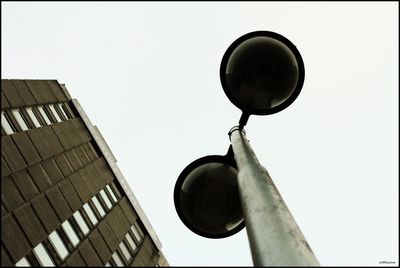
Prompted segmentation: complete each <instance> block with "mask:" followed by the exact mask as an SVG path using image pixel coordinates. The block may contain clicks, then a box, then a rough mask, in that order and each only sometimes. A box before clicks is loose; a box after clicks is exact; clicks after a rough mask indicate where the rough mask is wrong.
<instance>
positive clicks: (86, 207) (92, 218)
mask: <svg viewBox="0 0 400 268" xmlns="http://www.w3.org/2000/svg"><path fill="white" fill-rule="evenodd" d="M83 209H84V210H85V212H86V214H87V215H88V217H89V219H90V221H91V222H92V223H93V225H96V224H97V219H96V216H95V215H94V213H93V210H92V209H91V208H90V206H89V205H88V203H86V204H84V205H83Z"/></svg>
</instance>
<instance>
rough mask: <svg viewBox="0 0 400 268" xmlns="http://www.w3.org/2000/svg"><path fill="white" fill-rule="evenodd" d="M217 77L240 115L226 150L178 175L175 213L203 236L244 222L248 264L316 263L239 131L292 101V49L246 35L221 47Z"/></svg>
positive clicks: (273, 38) (297, 59) (296, 84)
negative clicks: (249, 256)
mask: <svg viewBox="0 0 400 268" xmlns="http://www.w3.org/2000/svg"><path fill="white" fill-rule="evenodd" d="M220 78H221V84H222V87H223V89H224V91H225V94H226V95H227V97H228V99H229V100H230V101H231V102H232V103H233V104H234V105H235V106H236V107H238V108H239V109H241V110H242V116H241V118H240V120H239V125H238V126H236V127H233V128H232V129H231V130H230V132H229V137H230V140H231V146H230V147H229V149H228V153H227V154H226V155H224V156H215V155H214V156H206V157H203V158H200V159H198V160H196V161H194V162H192V163H191V164H190V165H188V166H187V167H186V168H185V169H184V170H183V171H182V173H181V174H180V176H179V177H178V180H177V183H176V184H175V190H174V201H175V208H176V210H177V212H178V215H179V217H180V218H181V220H182V222H183V223H184V224H185V225H186V226H187V227H188V228H189V229H191V230H192V231H193V232H195V233H197V234H199V235H201V236H204V237H209V238H223V237H227V236H230V235H233V234H235V233H236V232H238V231H240V230H241V229H242V228H243V227H244V226H246V230H247V234H248V238H249V244H250V249H251V253H252V258H253V263H254V265H256V266H268V265H290V266H298V265H319V263H318V261H317V259H316V257H315V256H314V254H313V252H312V250H311V248H310V247H309V245H308V243H307V242H306V240H305V238H304V236H303V235H302V233H301V231H300V229H299V228H298V226H297V224H296V222H295V220H294V218H293V217H292V215H291V213H290V211H289V209H288V208H287V206H286V205H285V203H284V201H283V199H282V197H281V196H280V194H279V192H278V190H277V189H276V187H275V185H274V183H273V181H272V179H271V177H270V176H269V174H268V171H267V170H266V169H265V168H264V167H263V166H262V165H261V164H260V163H259V161H258V159H257V157H256V155H255V153H254V151H253V149H252V148H251V146H250V144H249V143H248V141H247V138H246V135H245V131H244V129H243V128H244V126H245V125H246V123H247V121H248V119H249V117H250V115H253V114H254V115H268V114H273V113H276V112H279V111H281V110H283V109H285V108H286V107H288V106H289V105H290V104H291V103H292V102H293V101H294V100H295V99H296V98H297V96H298V95H299V93H300V91H301V88H302V86H303V82H304V64H303V60H302V58H301V55H300V53H299V52H298V50H297V48H296V47H295V46H294V45H293V44H292V43H291V42H290V41H289V40H288V39H286V38H285V37H283V36H282V35H279V34H277V33H274V32H269V31H256V32H251V33H248V34H245V35H243V36H241V37H239V38H238V39H237V40H235V41H234V42H233V43H232V44H231V45H230V46H229V47H228V49H227V50H226V52H225V54H224V56H223V58H222V61H221V66H220Z"/></svg>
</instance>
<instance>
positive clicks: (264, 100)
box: [220, 31, 304, 115]
mask: <svg viewBox="0 0 400 268" xmlns="http://www.w3.org/2000/svg"><path fill="white" fill-rule="evenodd" d="M220 78H221V83H222V87H223V89H224V91H225V94H226V95H227V97H228V98H229V100H230V101H231V102H232V103H233V104H234V105H235V106H236V107H238V108H239V109H241V110H242V111H243V112H245V113H248V114H255V115H267V114H273V113H276V112H279V111H281V110H283V109H285V108H286V107H288V106H289V105H290V104H291V103H292V102H293V101H294V100H295V99H296V98H297V96H298V95H299V93H300V91H301V88H302V86H303V82H304V63H303V60H302V58H301V55H300V53H299V51H298V50H297V48H296V47H295V46H294V45H293V44H292V43H291V42H290V41H289V40H288V39H286V38H285V37H283V36H282V35H280V34H277V33H274V32H269V31H256V32H251V33H248V34H245V35H243V36H241V37H239V38H238V39H237V40H235V41H234V42H233V43H232V44H231V45H230V46H229V47H228V49H227V50H226V52H225V54H224V56H223V58H222V61H221V67H220Z"/></svg>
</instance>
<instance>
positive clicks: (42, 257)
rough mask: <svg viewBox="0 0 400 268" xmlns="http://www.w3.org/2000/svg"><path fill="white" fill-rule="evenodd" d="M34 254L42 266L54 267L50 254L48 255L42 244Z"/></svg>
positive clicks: (36, 248) (34, 250)
mask: <svg viewBox="0 0 400 268" xmlns="http://www.w3.org/2000/svg"><path fill="white" fill-rule="evenodd" d="M33 254H35V256H36V258H37V259H38V261H39V263H40V265H41V266H54V263H53V261H52V260H51V258H50V256H49V253H47V250H46V249H45V248H44V247H43V245H42V243H40V244H39V245H37V246H36V247H35V248H34V249H33Z"/></svg>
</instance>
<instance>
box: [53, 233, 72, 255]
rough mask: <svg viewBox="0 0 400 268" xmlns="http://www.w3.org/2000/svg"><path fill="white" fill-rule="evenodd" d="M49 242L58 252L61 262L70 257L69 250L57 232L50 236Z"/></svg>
mask: <svg viewBox="0 0 400 268" xmlns="http://www.w3.org/2000/svg"><path fill="white" fill-rule="evenodd" d="M49 240H50V243H51V245H52V246H53V248H54V249H55V250H56V251H57V254H58V256H59V257H60V259H61V260H64V259H65V257H67V256H68V250H67V248H66V247H65V245H64V243H63V241H61V238H60V236H59V235H58V233H57V231H53V232H52V233H51V234H50V235H49Z"/></svg>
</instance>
